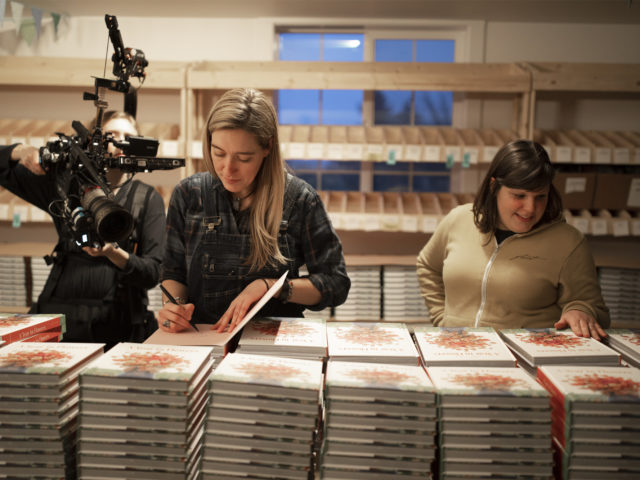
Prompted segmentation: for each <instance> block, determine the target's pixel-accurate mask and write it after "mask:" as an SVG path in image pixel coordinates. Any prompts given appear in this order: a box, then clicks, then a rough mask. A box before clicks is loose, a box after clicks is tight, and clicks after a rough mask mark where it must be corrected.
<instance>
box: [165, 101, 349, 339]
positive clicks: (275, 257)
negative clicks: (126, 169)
mask: <svg viewBox="0 0 640 480" xmlns="http://www.w3.org/2000/svg"><path fill="white" fill-rule="evenodd" d="M203 153H204V163H205V165H206V168H207V170H208V171H207V172H199V173H196V174H194V175H192V176H191V177H188V178H186V179H184V180H182V181H181V182H180V183H179V184H178V185H177V186H176V188H175V190H174V192H173V194H172V197H171V201H170V204H169V210H168V213H167V237H166V250H165V255H164V259H163V274H162V285H163V286H164V287H165V288H166V290H167V291H168V292H169V293H170V294H171V296H172V297H174V298H175V300H176V304H174V303H172V302H170V301H167V297H166V296H165V299H164V301H163V303H164V305H163V307H162V309H161V310H160V311H159V313H158V325H159V328H161V329H162V330H164V331H167V332H178V331H182V330H186V329H189V328H191V327H190V324H197V323H213V324H214V325H213V327H212V328H213V329H216V330H218V331H220V332H222V331H224V330H225V329H226V328H227V326H229V327H230V328H231V329H233V328H234V327H235V326H236V325H237V324H238V323H239V322H240V321H241V320H242V318H243V317H244V315H245V314H246V313H247V312H248V311H249V309H250V308H251V307H252V306H253V305H254V304H255V303H256V302H257V301H258V300H259V299H260V298H261V297H262V296H263V295H264V294H265V293H266V292H267V291H268V290H269V289H270V287H271V286H272V285H273V284H274V283H275V282H276V280H277V279H278V278H279V277H281V276H282V275H283V274H284V273H285V272H286V271H287V270H288V271H289V273H288V277H287V280H286V281H285V282H284V284H283V286H282V288H280V289H279V291H278V292H276V293H275V295H274V298H272V299H271V300H269V302H267V303H266V305H265V306H264V307H262V309H261V311H260V314H261V315H273V316H285V317H301V316H303V311H304V309H305V307H308V308H310V309H312V310H321V309H324V308H326V307H329V306H336V305H340V304H341V303H343V302H344V301H345V299H346V298H347V293H348V292H349V287H350V280H349V277H348V276H347V274H346V269H345V263H344V257H343V254H342V246H341V244H340V240H339V239H338V236H337V235H336V232H335V231H334V229H333V227H332V225H331V222H330V220H329V217H328V215H327V212H326V211H325V209H324V206H323V204H322V202H321V201H320V198H319V196H318V194H317V193H316V191H315V190H314V189H313V188H312V187H311V186H309V185H308V184H307V183H306V182H304V181H303V180H301V179H299V178H297V177H294V176H292V175H290V174H288V173H287V171H286V167H285V163H284V161H283V159H282V157H281V156H280V144H279V141H278V121H277V116H276V112H275V109H274V107H273V105H272V103H271V101H270V100H269V99H268V98H267V97H266V96H265V95H264V94H263V93H262V92H259V91H257V90H253V89H234V90H230V91H228V92H226V93H225V94H224V95H223V96H222V97H221V98H220V100H219V101H218V102H217V103H216V104H215V105H214V106H213V108H212V110H211V112H210V113H209V117H208V119H207V122H206V125H205V131H204V134H203ZM303 265H306V268H307V271H308V272H309V275H308V276H305V277H300V275H299V269H300V267H302V266H303ZM168 300H171V299H170V298H169V299H168Z"/></svg>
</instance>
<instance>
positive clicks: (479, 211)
mask: <svg viewBox="0 0 640 480" xmlns="http://www.w3.org/2000/svg"><path fill="white" fill-rule="evenodd" d="M554 175H555V170H554V168H553V166H552V165H551V161H550V160H549V155H548V154H547V152H546V150H545V149H544V148H543V147H542V145H540V144H538V143H536V142H532V141H529V140H514V141H512V142H509V143H507V144H506V145H504V146H503V147H502V148H501V149H500V150H498V153H496V156H495V157H493V161H492V162H491V165H490V166H489V171H488V172H487V175H486V176H485V177H484V180H483V181H482V185H480V188H479V189H478V193H477V194H476V198H475V200H474V202H473V219H474V222H475V224H476V227H478V229H479V230H480V231H481V232H482V233H489V232H493V231H495V230H496V228H497V227H498V223H499V215H498V206H497V201H496V196H497V194H498V191H499V190H500V188H502V187H507V188H517V189H521V190H527V191H536V190H540V189H542V188H545V187H549V199H548V201H547V208H546V209H545V211H544V214H543V215H542V218H541V219H540V222H539V223H546V222H550V221H552V220H555V219H556V218H558V217H559V216H560V215H561V214H562V199H561V198H560V194H559V193H558V191H557V190H556V188H555V187H554V186H553V177H554ZM492 179H493V180H494V181H493V182H492Z"/></svg>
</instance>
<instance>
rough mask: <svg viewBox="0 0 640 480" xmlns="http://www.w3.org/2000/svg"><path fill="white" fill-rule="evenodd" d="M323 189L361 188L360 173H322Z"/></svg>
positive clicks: (356, 189)
mask: <svg viewBox="0 0 640 480" xmlns="http://www.w3.org/2000/svg"><path fill="white" fill-rule="evenodd" d="M321 188H322V190H355V191H358V190H360V175H358V174H344V173H325V174H323V175H322V186H321Z"/></svg>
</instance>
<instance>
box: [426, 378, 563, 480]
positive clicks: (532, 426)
mask: <svg viewBox="0 0 640 480" xmlns="http://www.w3.org/2000/svg"><path fill="white" fill-rule="evenodd" d="M427 373H428V374H429V376H430V377H431V380H432V381H433V383H434V385H435V387H436V390H437V393H438V423H439V429H438V430H439V440H438V444H439V452H440V455H439V456H440V463H439V469H440V476H441V477H440V478H447V479H448V478H466V477H469V478H474V479H485V478H487V479H488V478H524V477H526V478H531V479H534V478H536V479H548V478H550V477H551V475H552V465H553V455H552V450H551V409H550V406H549V393H548V392H547V391H546V390H545V389H544V388H543V387H542V386H541V385H540V384H539V383H537V382H536V381H535V380H534V379H533V378H531V376H530V375H529V374H527V372H525V371H524V370H522V369H520V368H508V367H486V368H485V367H430V368H428V369H427Z"/></svg>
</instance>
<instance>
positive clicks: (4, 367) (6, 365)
mask: <svg viewBox="0 0 640 480" xmlns="http://www.w3.org/2000/svg"><path fill="white" fill-rule="evenodd" d="M103 349H104V344H103V343H47V342H44V343H41V342H15V343H11V344H9V345H7V346H6V347H3V348H1V349H0V383H4V384H9V383H20V384H28V383H31V382H33V381H36V380H37V382H38V383H49V384H52V383H59V382H63V381H65V380H66V379H68V377H70V376H72V375H73V373H74V372H75V371H76V370H77V369H78V367H79V366H82V365H84V364H85V363H87V362H89V361H90V360H91V359H93V358H94V357H97V356H99V355H101V354H102V352H103Z"/></svg>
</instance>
